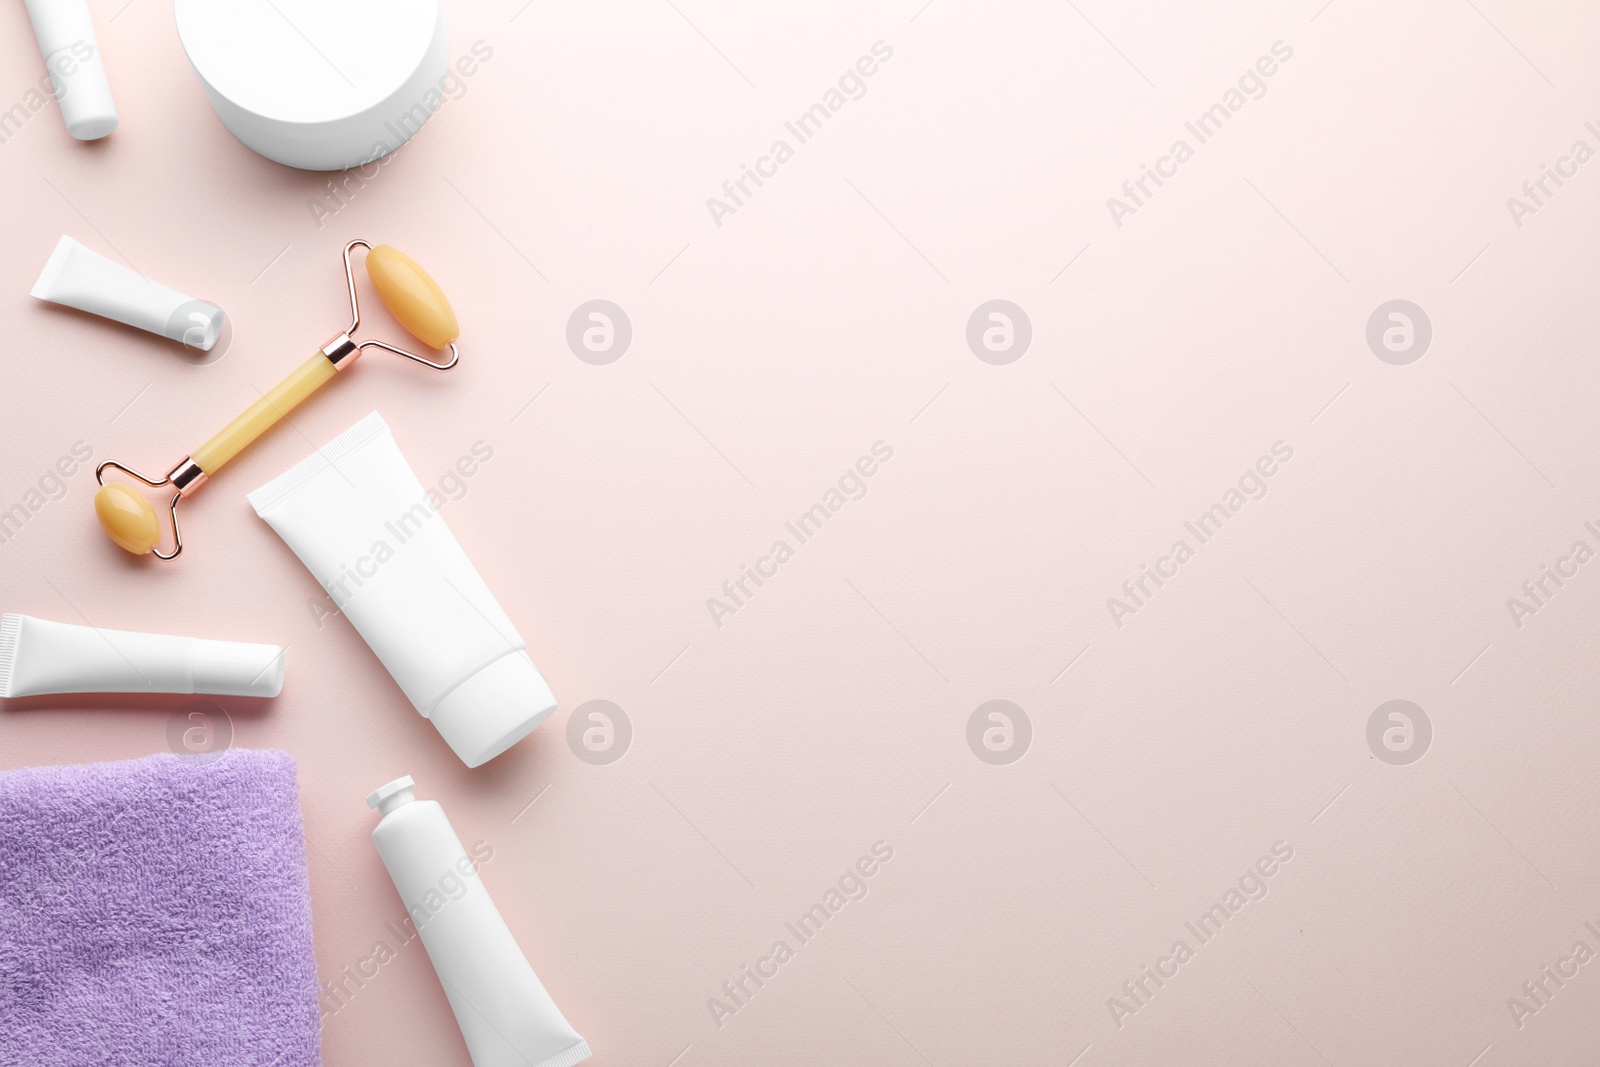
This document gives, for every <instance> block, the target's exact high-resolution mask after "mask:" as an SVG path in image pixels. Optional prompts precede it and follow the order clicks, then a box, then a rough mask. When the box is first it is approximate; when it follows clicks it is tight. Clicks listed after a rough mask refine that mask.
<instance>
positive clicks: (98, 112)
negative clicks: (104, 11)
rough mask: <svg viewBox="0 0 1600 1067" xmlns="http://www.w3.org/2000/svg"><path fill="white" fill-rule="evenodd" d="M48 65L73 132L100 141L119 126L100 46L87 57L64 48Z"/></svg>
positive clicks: (90, 51)
mask: <svg viewBox="0 0 1600 1067" xmlns="http://www.w3.org/2000/svg"><path fill="white" fill-rule="evenodd" d="M45 66H46V67H48V68H49V69H50V77H51V80H52V81H54V82H55V85H56V94H57V95H56V99H57V100H58V101H59V102H60V104H61V118H62V120H63V121H64V122H66V124H67V132H68V133H69V134H71V135H72V136H73V137H75V138H77V139H78V140H80V141H98V140H99V139H100V138H102V137H104V136H106V135H107V134H109V133H111V131H113V130H115V129H116V128H117V105H116V103H115V102H114V101H113V100H112V99H111V83H110V82H109V81H107V80H106V65H105V61H104V60H102V59H101V58H100V50H99V49H98V48H93V47H91V49H90V50H89V54H88V56H87V57H86V58H85V57H82V56H79V55H77V54H76V53H74V52H72V50H70V49H65V48H64V49H62V50H61V51H60V52H57V53H56V54H55V55H53V56H51V57H50V58H48V59H46V60H45Z"/></svg>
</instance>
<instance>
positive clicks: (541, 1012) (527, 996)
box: [367, 775, 590, 1067]
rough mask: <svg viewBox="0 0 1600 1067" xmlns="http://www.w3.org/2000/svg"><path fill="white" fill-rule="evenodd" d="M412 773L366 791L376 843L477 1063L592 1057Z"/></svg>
mask: <svg viewBox="0 0 1600 1067" xmlns="http://www.w3.org/2000/svg"><path fill="white" fill-rule="evenodd" d="M415 785H416V783H415V782H413V781H412V780H411V777H410V776H409V775H408V776H406V777H404V778H398V779H396V780H395V781H392V782H390V783H389V784H388V785H385V786H382V787H380V788H379V789H378V790H377V791H375V792H374V793H373V794H372V795H371V796H369V797H367V806H368V807H371V808H376V809H378V811H379V812H380V813H381V814H382V815H383V819H382V820H381V821H380V822H379V823H378V825H377V827H376V828H375V829H374V830H373V831H372V842H373V844H375V845H377V846H378V855H380V856H382V857H383V865H384V866H385V867H387V868H388V869H389V877H390V878H392V879H394V887H395V889H397V890H399V892H400V899H401V900H402V901H404V902H405V906H406V910H407V911H408V912H410V914H411V921H412V923H413V924H415V925H416V928H417V933H418V934H420V935H421V936H422V944H423V947H424V948H426V949H427V950H428V959H429V960H431V961H432V962H433V969H434V970H435V971H437V972H438V974H439V981H440V983H441V984H442V985H443V986H444V992H445V996H446V997H448V998H449V999H450V1007H451V1008H452V1009H453V1010H454V1011H455V1013H456V1022H457V1023H458V1024H460V1026H461V1036H462V1037H464V1038H465V1039H466V1042H467V1052H468V1053H469V1054H470V1055H471V1056H472V1063H473V1067H571V1065H572V1064H575V1063H582V1062H583V1061H584V1060H586V1059H588V1058H589V1056H590V1052H589V1044H588V1042H586V1041H584V1039H583V1038H581V1037H579V1036H578V1033H577V1031H575V1030H574V1029H573V1028H572V1024H571V1023H569V1022H567V1020H566V1017H565V1016H563V1015H562V1014H561V1010H560V1009H559V1008H557V1007H556V1005H555V1001H553V1000H551V999H550V994H549V993H547V992H545V988H544V985H543V983H541V982H540V981H539V976H538V975H536V974H534V973H533V968H532V967H531V966H529V965H528V959H527V957H526V956H524V955H523V954H522V950H521V949H520V948H518V947H517V941H516V938H515V937H513V936H512V934H511V931H510V929H509V928H507V926H506V922H505V920H504V919H502V918H501V917H500V912H499V910H498V909H497V908H496V907H495V906H494V901H493V900H491V899H490V898H489V890H488V889H486V888H484V885H483V880H482V878H481V876H480V875H479V872H478V867H477V864H476V863H474V862H473V861H472V860H471V859H470V858H468V856H467V852H466V850H465V849H464V848H462V847H461V839H460V838H458V837H457V836H456V832H455V830H454V829H452V828H451V826H450V820H449V819H447V818H446V817H445V814H444V809H443V808H441V807H440V806H439V804H438V802H437V801H433V800H417V799H416V797H415V796H414V795H413V794H412V788H413V787H414V786H415Z"/></svg>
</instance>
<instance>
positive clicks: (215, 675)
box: [0, 614, 283, 697]
mask: <svg viewBox="0 0 1600 1067" xmlns="http://www.w3.org/2000/svg"><path fill="white" fill-rule="evenodd" d="M282 691H283V649H281V648H279V647H278V646H277V645H252V644H245V643H243V642H239V641H204V640H201V639H200V638H198V637H169V636H168V635H166V634H141V633H131V632H129V631H126V630H101V629H99V628H98V627H94V626H74V625H72V624H70V623H65V622H47V621H45V620H44V619H35V618H33V617H32V616H29V615H11V614H7V615H5V616H4V617H0V697H37V696H47V695H49V694H52V693H205V694H207V695H210V696H230V697H275V696H277V695H278V694H279V693H280V692H282Z"/></svg>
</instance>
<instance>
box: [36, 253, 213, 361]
mask: <svg viewBox="0 0 1600 1067" xmlns="http://www.w3.org/2000/svg"><path fill="white" fill-rule="evenodd" d="M29 295H31V296H34V297H37V298H38V299H40V300H48V301H50V302H51V303H52V304H64V305H66V306H67V307H69V308H77V309H78V310H79V311H87V312H89V313H90V314H91V315H99V316H101V317H103V318H107V319H115V320H116V321H117V322H125V323H127V324H128V325H129V326H137V327H138V328H139V329H141V330H149V331H150V332H151V333H154V334H160V335H161V336H162V337H170V338H172V339H173V340H174V341H181V342H183V343H184V344H185V345H188V346H189V347H190V348H197V349H199V350H200V351H202V352H209V351H210V350H211V346H212V345H214V344H216V343H217V338H218V337H219V336H220V335H221V333H222V322H223V314H222V309H221V308H219V307H217V305H215V304H212V303H209V302H207V301H205V300H196V299H195V298H194V297H192V296H185V295H184V294H183V293H180V292H178V291H177V290H176V289H169V288H167V287H166V286H165V285H162V284H161V283H160V282H153V281H151V280H150V279H149V278H146V277H144V276H143V275H141V274H140V273H139V272H138V271H135V270H130V269H129V268H127V267H124V266H123V265H122V264H120V263H113V262H111V260H109V259H107V258H106V257H105V256H102V255H101V254H100V253H98V252H95V251H93V250H92V249H89V248H85V247H84V246H83V245H81V244H79V243H78V242H77V241H74V240H73V239H72V238H70V237H67V236H65V235H63V236H62V238H61V240H59V241H57V242H56V250H55V251H54V252H52V253H50V259H49V261H48V262H46V263H45V265H44V270H42V271H40V272H39V280H38V281H36V282H34V283H33V291H32V292H31V293H30V294H29Z"/></svg>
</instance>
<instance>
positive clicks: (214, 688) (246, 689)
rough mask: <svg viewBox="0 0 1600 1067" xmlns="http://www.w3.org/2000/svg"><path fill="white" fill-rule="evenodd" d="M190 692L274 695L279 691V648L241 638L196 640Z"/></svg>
mask: <svg viewBox="0 0 1600 1067" xmlns="http://www.w3.org/2000/svg"><path fill="white" fill-rule="evenodd" d="M193 692H196V693H207V694H210V695H212V696H223V697H275V696H277V695H278V694H279V693H281V692H283V649H281V648H279V647H278V646H277V645H251V644H245V643H244V642H242V641H197V642H196V643H195V650H194V689H193Z"/></svg>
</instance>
